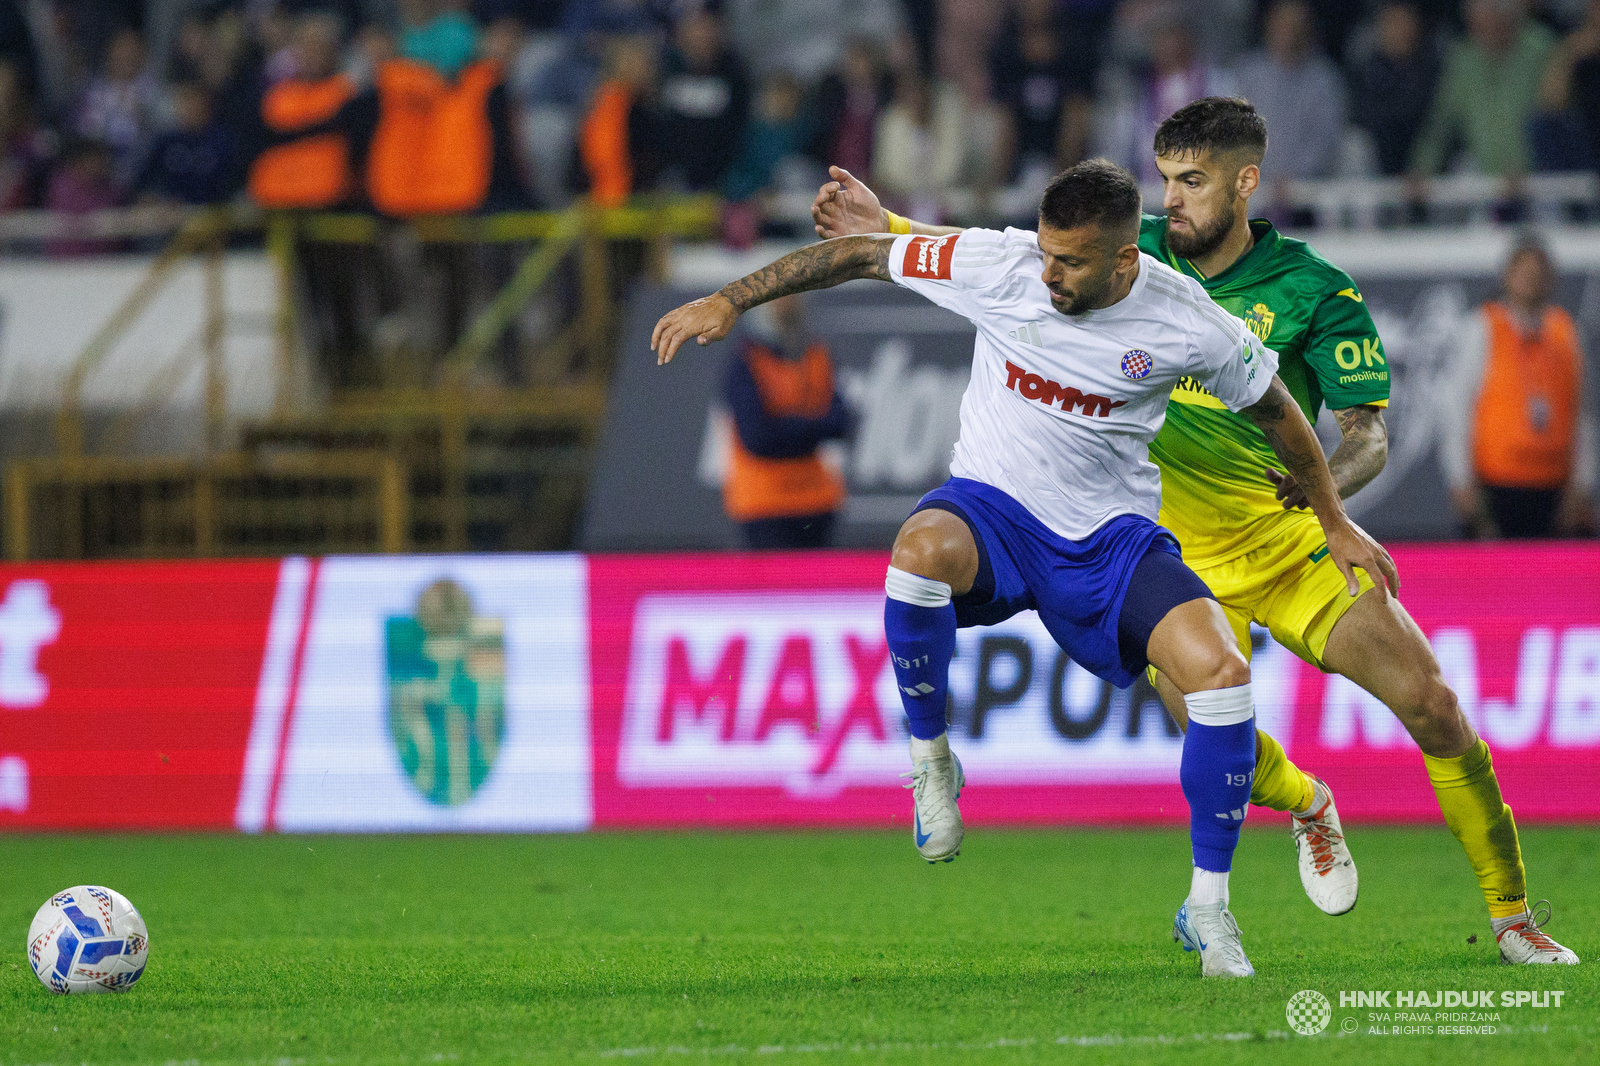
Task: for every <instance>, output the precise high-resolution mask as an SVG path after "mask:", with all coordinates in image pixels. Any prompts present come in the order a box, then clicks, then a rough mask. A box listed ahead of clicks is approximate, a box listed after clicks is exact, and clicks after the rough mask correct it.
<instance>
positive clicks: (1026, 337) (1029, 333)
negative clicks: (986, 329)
mask: <svg viewBox="0 0 1600 1066" xmlns="http://www.w3.org/2000/svg"><path fill="white" fill-rule="evenodd" d="M1006 336H1008V337H1010V338H1011V339H1012V340H1019V341H1021V342H1022V343H1023V344H1031V345H1033V346H1034V347H1036V348H1042V347H1044V344H1043V343H1042V342H1041V341H1040V340H1039V323H1037V322H1024V323H1023V324H1022V325H1020V326H1018V327H1017V328H1016V329H1008V330H1006Z"/></svg>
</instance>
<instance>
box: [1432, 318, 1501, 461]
mask: <svg viewBox="0 0 1600 1066" xmlns="http://www.w3.org/2000/svg"><path fill="white" fill-rule="evenodd" d="M1488 358H1489V328H1488V323H1487V322H1486V321H1485V320H1484V317H1483V312H1482V311H1481V310H1479V311H1476V312H1474V313H1473V314H1472V315H1471V317H1469V318H1468V319H1467V323H1466V325H1465V326H1464V327H1462V330H1461V335H1460V337H1459V338H1458V339H1457V343H1456V357H1455V364H1454V365H1453V366H1452V367H1451V368H1450V376H1449V378H1448V379H1447V380H1448V384H1447V385H1446V392H1445V398H1444V402H1445V410H1444V412H1443V413H1444V417H1443V418H1442V419H1441V420H1440V421H1441V422H1442V423H1443V426H1444V431H1443V432H1442V433H1441V434H1440V435H1439V465H1440V466H1441V467H1443V468H1444V478H1445V482H1446V483H1447V484H1449V486H1450V487H1451V488H1453V489H1459V488H1464V487H1466V486H1468V485H1470V484H1472V478H1473V475H1472V427H1473V422H1474V414H1475V412H1476V411H1477V410H1478V393H1479V392H1480V391H1481V390H1482V389H1483V372H1484V367H1485V366H1487V365H1488Z"/></svg>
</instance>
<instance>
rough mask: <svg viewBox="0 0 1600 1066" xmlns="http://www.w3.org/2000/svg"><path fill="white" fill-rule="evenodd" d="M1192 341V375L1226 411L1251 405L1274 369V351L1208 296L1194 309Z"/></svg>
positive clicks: (1263, 389)
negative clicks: (1193, 364)
mask: <svg viewBox="0 0 1600 1066" xmlns="http://www.w3.org/2000/svg"><path fill="white" fill-rule="evenodd" d="M1194 343H1195V349H1196V351H1195V369H1194V377H1195V378H1196V379H1197V380H1198V381H1199V382H1200V384H1202V385H1204V386H1205V387H1206V388H1208V389H1210V390H1211V394H1212V395H1213V396H1215V397H1216V398H1217V399H1219V400H1221V401H1222V402H1223V404H1225V405H1226V406H1227V408H1228V410H1230V411H1242V410H1244V409H1245V408H1246V407H1251V406H1253V405H1254V404H1255V402H1256V401H1257V400H1259V399H1261V397H1263V396H1265V395H1266V393H1267V389H1268V388H1269V387H1271V385H1272V376H1273V375H1274V374H1276V373H1277V372H1278V353H1277V352H1275V351H1273V350H1272V349H1271V348H1268V347H1267V346H1266V345H1264V344H1262V343H1261V339H1260V338H1259V337H1257V336H1256V335H1255V334H1254V333H1252V332H1250V328H1249V327H1248V326H1246V325H1245V324H1244V322H1243V321H1242V320H1240V319H1237V318H1234V317H1233V316H1232V315H1230V314H1228V312H1226V311H1224V310H1223V309H1222V308H1220V307H1218V306H1217V305H1216V304H1214V303H1211V301H1210V299H1209V298H1207V300H1206V302H1205V304H1203V305H1201V306H1199V307H1198V308H1197V310H1196V330H1195V338H1194Z"/></svg>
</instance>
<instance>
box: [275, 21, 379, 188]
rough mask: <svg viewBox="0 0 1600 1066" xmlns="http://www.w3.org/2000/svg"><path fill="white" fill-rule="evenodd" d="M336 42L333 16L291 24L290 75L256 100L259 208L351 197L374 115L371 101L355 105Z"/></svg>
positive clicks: (354, 88) (354, 91) (338, 34)
mask: <svg viewBox="0 0 1600 1066" xmlns="http://www.w3.org/2000/svg"><path fill="white" fill-rule="evenodd" d="M340 37H341V31H340V27H339V22H338V20H337V19H335V18H333V17H332V16H331V15H323V14H316V15H307V16H305V17H303V18H302V19H300V20H299V21H298V22H297V23H296V24H295V29H294V67H295V70H294V75H293V76H292V77H289V78H285V79H284V80H282V81H280V82H278V83H277V84H276V85H274V86H272V88H270V89H268V90H267V93H266V95H265V96H264V97H263V98H262V101H261V119H262V123H263V125H264V126H265V128H266V138H267V146H266V147H265V149H264V150H263V151H262V152H261V154H260V155H258V156H257V157H256V160H255V162H254V163H252V164H251V166H250V195H251V196H253V197H254V198H255V200H256V202H257V203H259V204H260V205H261V206H263V207H279V208H292V207H299V208H329V207H334V206H336V205H339V204H341V203H343V202H344V201H346V200H347V199H348V198H349V197H350V196H351V195H352V194H353V193H354V192H355V174H356V173H358V171H359V167H360V163H361V161H360V160H359V159H357V158H354V157H355V156H356V155H358V154H359V153H360V152H361V151H362V150H363V149H364V148H365V141H366V137H367V136H370V135H371V127H372V125H373V124H374V122H375V120H376V115H375V114H374V113H372V112H373V111H374V108H373V106H372V105H373V103H374V98H373V97H372V96H371V95H370V94H369V95H364V96H360V97H359V98H358V91H359V86H357V85H356V83H355V81H354V80H352V79H351V78H350V77H348V76H346V75H344V74H341V73H339V45H340ZM356 128H359V130H360V132H359V133H357V135H355V136H352V133H353V131H354V130H355V129H356ZM362 134H364V135H365V136H363V135H362Z"/></svg>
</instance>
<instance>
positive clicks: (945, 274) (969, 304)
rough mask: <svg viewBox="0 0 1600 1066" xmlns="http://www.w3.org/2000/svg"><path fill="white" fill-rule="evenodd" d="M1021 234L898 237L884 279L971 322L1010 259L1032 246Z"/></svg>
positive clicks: (972, 231) (974, 232)
mask: <svg viewBox="0 0 1600 1066" xmlns="http://www.w3.org/2000/svg"><path fill="white" fill-rule="evenodd" d="M1032 236H1033V235H1032V234H1024V231H1022V230H1010V229H1008V230H1006V231H1005V232H1004V233H1000V232H997V231H995V230H992V229H965V230H962V231H961V232H960V233H950V234H946V235H945V236H943V237H922V236H918V235H916V234H910V233H907V234H902V235H901V236H899V237H897V238H895V242H894V247H893V248H892V249H890V251H889V278H890V280H892V281H893V282H894V283H895V284H896V285H903V286H905V287H906V288H908V289H910V290H911V291H912V292H915V293H918V294H919V295H922V296H926V297H927V298H928V299H930V300H932V301H933V302H934V303H936V304H938V305H939V306H940V307H943V308H947V309H949V310H951V311H954V312H955V313H956V314H958V315H960V316H962V317H963V318H966V319H975V318H976V317H977V316H978V315H979V314H981V313H982V311H983V309H984V307H985V306H986V305H987V304H988V299H987V296H988V295H989V294H990V293H991V292H992V290H993V288H994V287H995V285H996V283H998V282H999V280H1000V279H1001V278H1002V277H1003V276H1004V275H1005V273H1006V270H1007V269H1008V268H1009V266H1010V264H1011V263H1012V261H1013V260H1015V259H1017V258H1019V257H1020V256H1022V255H1025V254H1028V253H1029V252H1031V251H1032V248H1033V247H1034V246H1035V245H1036V241H1035V242H1034V244H1028V243H1025V241H1024V238H1025V237H1026V238H1032Z"/></svg>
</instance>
